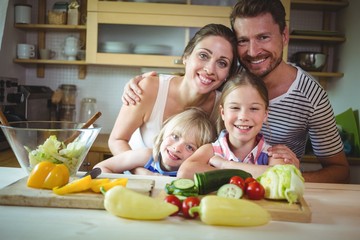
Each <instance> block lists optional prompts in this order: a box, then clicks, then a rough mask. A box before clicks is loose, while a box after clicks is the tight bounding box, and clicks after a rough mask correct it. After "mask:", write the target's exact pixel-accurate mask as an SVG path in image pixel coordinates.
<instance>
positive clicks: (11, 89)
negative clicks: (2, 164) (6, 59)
mask: <svg viewBox="0 0 360 240" xmlns="http://www.w3.org/2000/svg"><path fill="white" fill-rule="evenodd" d="M24 100H25V99H24V94H22V93H21V92H19V88H18V81H17V79H16V78H8V77H0V109H1V111H3V113H4V115H5V117H6V119H7V120H8V122H14V121H23V120H25V119H24V118H23V117H21V116H19V115H17V114H15V113H14V107H16V106H17V105H18V104H20V103H22V102H24ZM9 147H10V146H9V144H8V142H7V140H6V137H5V135H4V133H3V132H2V131H0V150H4V149H7V148H9Z"/></svg>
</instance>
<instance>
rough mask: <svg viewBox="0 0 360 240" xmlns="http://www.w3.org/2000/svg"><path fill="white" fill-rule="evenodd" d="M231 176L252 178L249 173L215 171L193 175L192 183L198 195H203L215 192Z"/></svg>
mask: <svg viewBox="0 0 360 240" xmlns="http://www.w3.org/2000/svg"><path fill="white" fill-rule="evenodd" d="M233 176H239V177H242V178H243V179H246V178H248V177H252V175H251V174H250V173H248V172H246V171H243V170H240V169H217V170H212V171H208V172H202V173H195V175H194V182H195V186H196V187H197V189H198V191H199V194H201V195H204V194H208V193H211V192H214V191H217V190H218V189H219V188H220V187H221V186H222V185H224V184H226V183H229V181H230V178H231V177H233Z"/></svg>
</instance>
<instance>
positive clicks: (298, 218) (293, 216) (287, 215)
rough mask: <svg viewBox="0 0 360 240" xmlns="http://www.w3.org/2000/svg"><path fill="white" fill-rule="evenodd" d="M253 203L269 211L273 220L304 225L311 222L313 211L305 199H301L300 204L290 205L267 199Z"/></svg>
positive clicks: (285, 202)
mask: <svg viewBox="0 0 360 240" xmlns="http://www.w3.org/2000/svg"><path fill="white" fill-rule="evenodd" d="M253 202H254V203H257V204H259V205H260V206H262V207H264V208H265V209H267V210H268V211H269V212H270V214H271V219H272V220H275V221H286V222H302V223H309V222H311V210H310V208H309V206H308V205H307V203H306V201H305V199H304V198H300V200H299V202H297V203H294V204H289V203H288V202H287V201H275V200H265V199H262V200H257V201H253Z"/></svg>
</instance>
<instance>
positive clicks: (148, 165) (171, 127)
mask: <svg viewBox="0 0 360 240" xmlns="http://www.w3.org/2000/svg"><path fill="white" fill-rule="evenodd" d="M215 137H216V133H215V128H214V127H213V125H212V123H211V122H210V120H209V117H208V115H207V114H206V113H205V112H204V111H202V110H200V109H198V108H189V109H187V110H185V111H184V112H182V113H179V114H177V115H175V116H173V117H171V118H169V119H168V120H167V121H165V123H164V126H163V127H162V129H161V131H160V133H159V135H158V136H157V137H156V139H155V141H154V148H153V149H152V150H151V149H149V148H147V149H138V150H131V151H126V152H124V153H121V154H118V155H116V156H114V157H111V158H109V159H106V160H105V161H102V162H100V163H98V164H97V165H96V166H95V167H100V168H101V170H102V171H103V172H117V173H121V172H124V171H127V170H133V169H136V171H135V174H142V175H150V174H157V175H168V176H176V173H177V170H178V168H179V167H180V165H181V164H182V163H183V162H184V161H185V159H187V158H188V157H190V156H191V155H192V154H193V153H194V152H195V150H196V149H198V148H199V147H200V146H202V145H203V144H206V143H209V142H211V141H213V140H214V139H215ZM139 167H144V168H139Z"/></svg>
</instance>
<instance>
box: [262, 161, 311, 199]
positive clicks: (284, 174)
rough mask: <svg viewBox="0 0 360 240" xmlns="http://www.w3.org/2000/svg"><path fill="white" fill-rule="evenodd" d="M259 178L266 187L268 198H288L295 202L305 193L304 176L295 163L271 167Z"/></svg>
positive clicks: (266, 196)
mask: <svg viewBox="0 0 360 240" xmlns="http://www.w3.org/2000/svg"><path fill="white" fill-rule="evenodd" d="M257 180H258V181H259V182H260V183H261V185H263V187H264V188H265V198H268V199H279V200H280V199H286V200H287V201H288V202H289V203H294V202H297V201H298V199H299V198H300V197H301V196H303V194H304V188H305V185H304V178H303V177H302V175H301V172H300V171H299V169H297V168H296V167H295V166H294V165H290V164H286V165H275V166H273V167H270V168H269V169H267V170H266V171H265V172H264V173H263V174H262V175H261V176H260V177H258V178H257Z"/></svg>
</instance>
